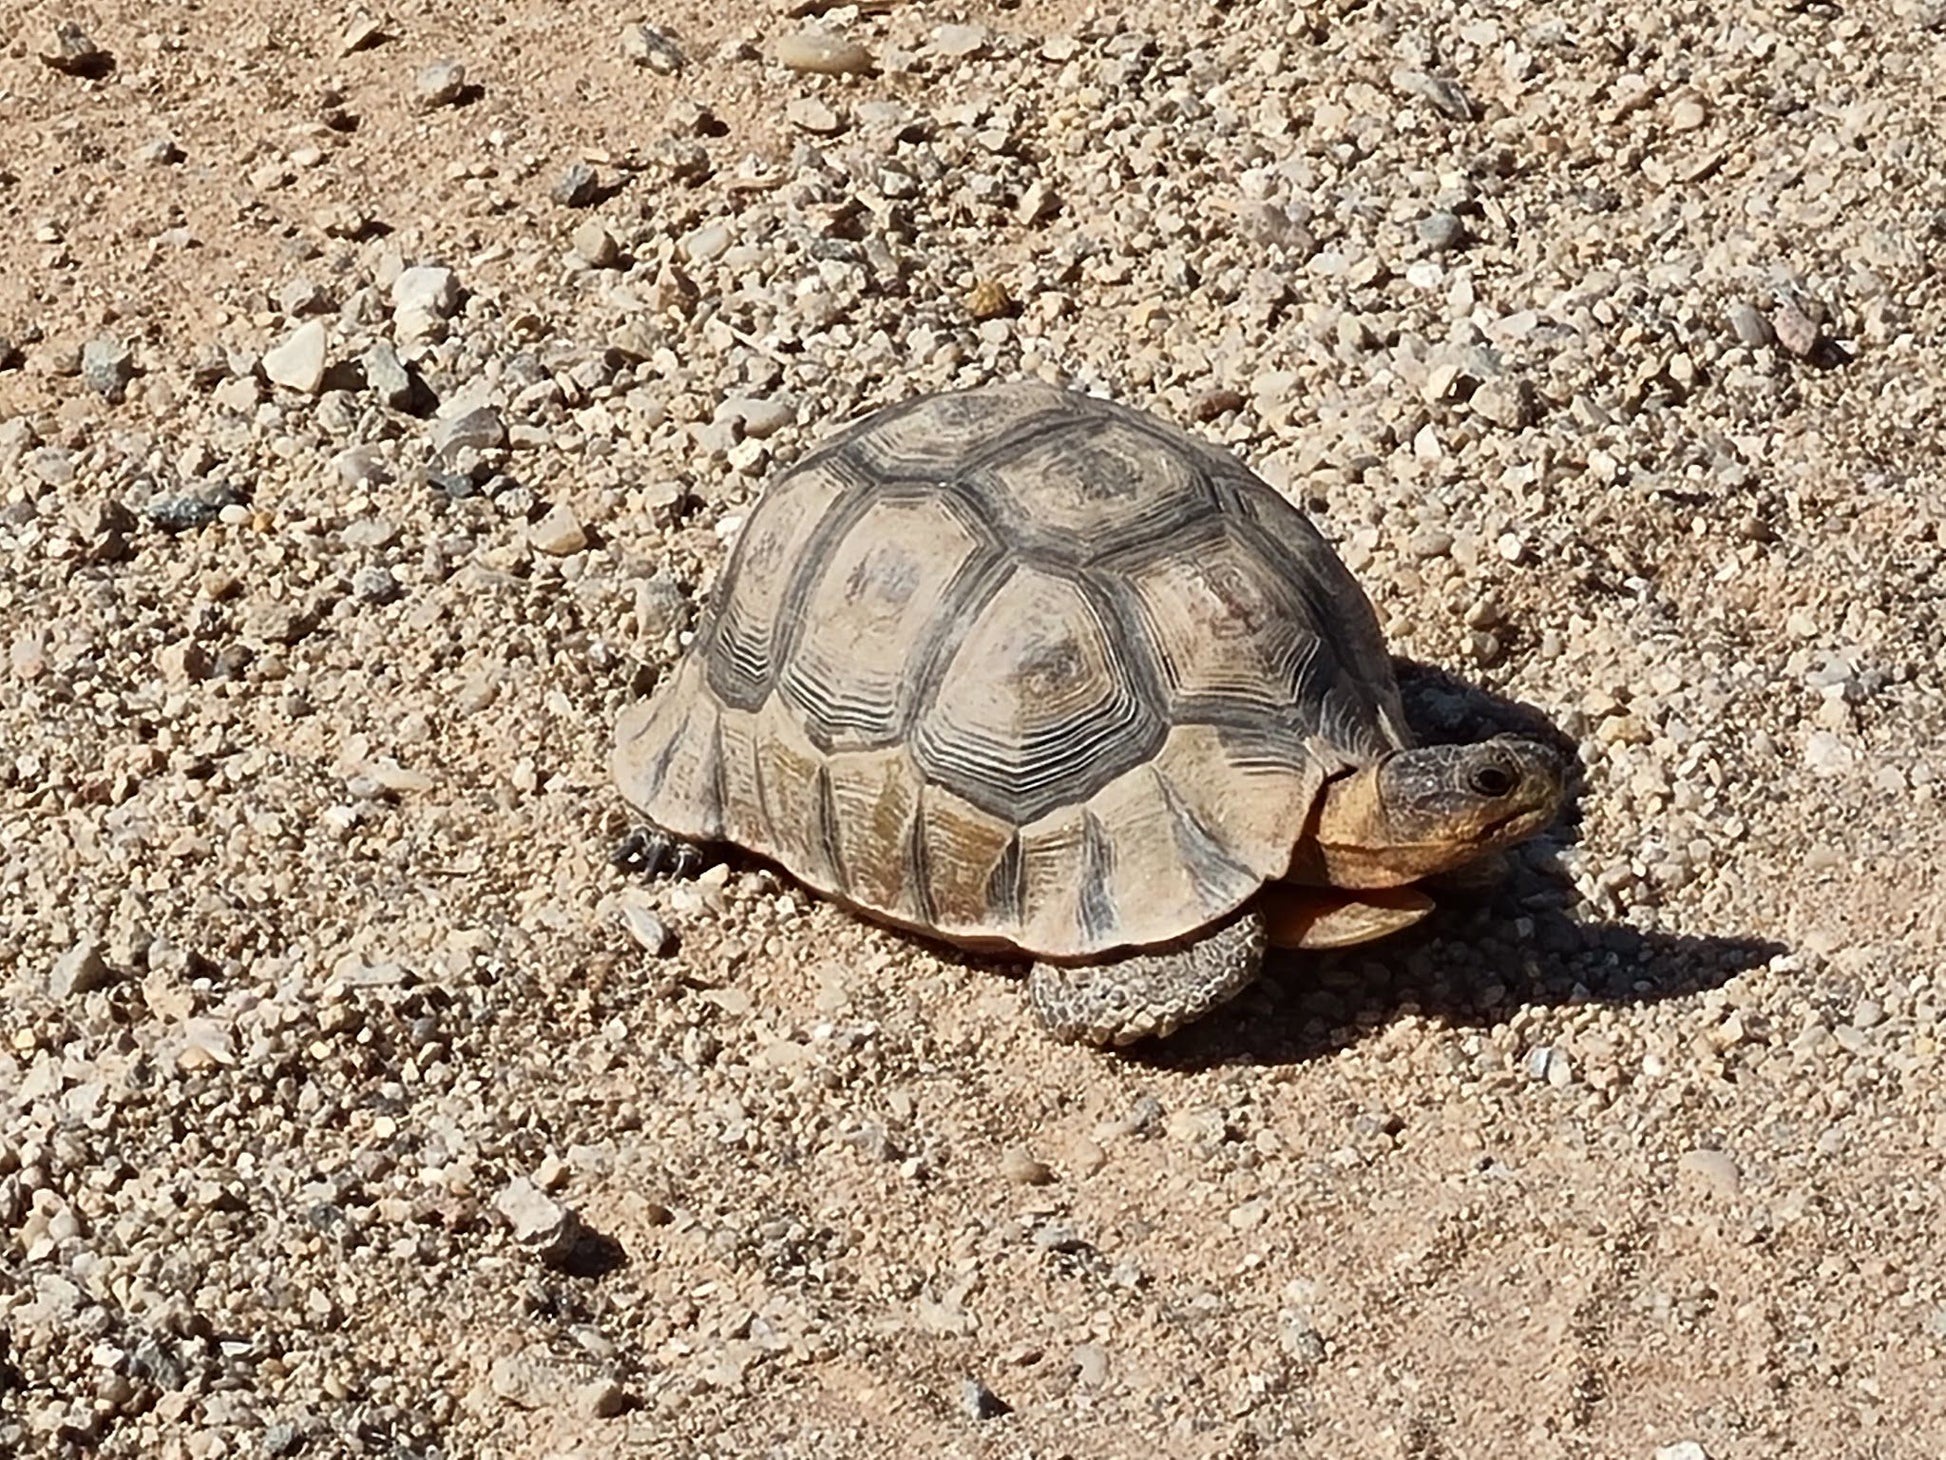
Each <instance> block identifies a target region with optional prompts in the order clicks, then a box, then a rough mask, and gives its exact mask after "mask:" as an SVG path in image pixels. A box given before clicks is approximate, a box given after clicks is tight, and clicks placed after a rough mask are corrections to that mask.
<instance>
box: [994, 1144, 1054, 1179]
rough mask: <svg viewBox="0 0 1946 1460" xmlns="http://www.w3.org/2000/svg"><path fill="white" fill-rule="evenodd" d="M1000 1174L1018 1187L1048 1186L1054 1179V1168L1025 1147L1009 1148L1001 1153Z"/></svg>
mask: <svg viewBox="0 0 1946 1460" xmlns="http://www.w3.org/2000/svg"><path fill="white" fill-rule="evenodd" d="M1000 1174H1001V1175H1002V1176H1004V1177H1006V1178H1007V1180H1009V1181H1011V1182H1013V1183H1014V1185H1016V1186H1046V1185H1047V1184H1048V1183H1049V1182H1050V1181H1052V1180H1053V1179H1054V1171H1053V1168H1052V1167H1050V1166H1049V1165H1048V1164H1047V1162H1045V1161H1042V1160H1040V1159H1038V1158H1037V1157H1035V1156H1034V1155H1032V1154H1031V1153H1030V1152H1029V1151H1028V1150H1027V1148H1026V1147H1024V1146H1009V1147H1007V1149H1006V1150H1004V1151H1002V1152H1001V1153H1000Z"/></svg>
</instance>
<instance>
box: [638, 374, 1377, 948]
mask: <svg viewBox="0 0 1946 1460" xmlns="http://www.w3.org/2000/svg"><path fill="white" fill-rule="evenodd" d="M617 742H618V743H617V747H616V751H615V775H616V780H617V784H618V785H619V786H620V788H621V790H622V793H623V795H624V796H625V797H626V798H627V799H628V800H629V801H630V802H631V803H633V805H634V806H635V807H637V808H638V809H639V810H640V811H641V812H642V813H644V814H645V815H646V816H647V817H648V818H649V820H651V821H652V822H654V823H656V824H657V825H658V826H660V827H662V828H663V829H664V830H666V831H669V832H671V833H673V834H675V835H677V836H680V837H683V838H686V839H689V840H694V841H705V842H732V843H735V844H737V845H739V846H742V847H745V848H748V849H749V850H751V851H753V852H756V853H758V854H760V855H761V856H764V857H767V858H769V859H771V860H773V861H775V862H777V863H779V864H781V865H782V866H783V867H784V868H785V869H786V870H788V871H789V872H790V873H791V874H792V875H794V876H795V877H797V878H798V879H799V880H801V881H802V882H805V883H807V884H808V885H810V886H811V887H813V888H816V889H817V890H819V891H821V892H823V893H826V894H828V895H830V896H833V897H835V898H838V899H840V900H842V901H844V902H846V903H849V904H851V905H853V906H854V907H856V908H859V909H861V910H863V911H865V912H867V913H870V914H873V915H876V916H878V917H880V918H883V919H885V920H887V921H890V922H894V923H898V924H902V925H905V926H908V927H911V928H916V929H919V930H921V931H924V932H927V933H931V934H934V935H936V936H939V937H943V938H946V939H949V940H952V941H955V942H959V943H964V944H968V945H972V946H976V947H1009V948H1015V949H1019V950H1021V951H1023V952H1026V953H1031V954H1035V955H1038V956H1042V957H1048V958H1057V959H1059V958H1068V959H1078V958H1086V957H1088V956H1090V955H1095V954H1100V953H1103V952H1106V951H1107V950H1110V949H1115V948H1122V947H1140V946H1146V945H1152V944H1157V943H1166V942H1170V941H1173V940H1175V939H1179V938H1182V937H1184V936H1186V935H1188V934H1190V933H1192V932H1195V931H1196V930H1198V929H1199V928H1202V927H1204V926H1206V925H1208V924H1210V923H1213V922H1215V921H1217V920H1219V919H1221V918H1222V917H1224V916H1225V915H1227V914H1228V913H1230V912H1231V911H1233V910H1234V909H1236V908H1238V907H1239V906H1241V905H1242V904H1243V903H1244V902H1245V901H1246V900H1248V899H1249V898H1250V897H1251V896H1252V894H1254V893H1255V892H1256V891H1257V890H1258V889H1259V888H1260V887H1261V886H1263V884H1264V883H1266V882H1268V881H1272V880H1275V879H1277V878H1280V877H1282V876H1284V874H1285V873H1286V871H1287V870H1288V869H1289V868H1290V865H1291V859H1292V854H1293V851H1294V850H1295V849H1296V847H1297V846H1298V845H1299V844H1300V843H1301V842H1302V840H1303V838H1304V837H1305V835H1306V834H1307V828H1308V827H1309V825H1310V823H1311V818H1312V812H1313V810H1314V807H1315V803H1316V801H1317V797H1318V791H1319V789H1320V787H1321V786H1322V785H1323V784H1324V782H1325V781H1326V779H1327V778H1329V777H1331V776H1334V775H1336V774H1338V773H1340V772H1342V771H1343V770H1345V769H1347V768H1348V767H1351V766H1355V765H1360V764H1364V763H1366V762H1368V761H1370V760H1372V759H1373V758H1375V757H1377V756H1379V755H1380V754H1382V753H1384V752H1386V751H1388V750H1390V749H1393V748H1395V747H1398V746H1401V745H1403V744H1404V743H1405V734H1404V721H1403V718H1402V716H1401V714H1400V712H1399V701H1398V690H1397V686H1396V684H1395V683H1394V681H1393V677H1392V669H1391V661H1390V659H1389V657H1388V656H1387V654H1386V652H1385V646H1384V642H1383V639H1382V637H1381V635H1380V632H1379V626H1378V621H1377V618H1376V616H1375V615H1374V613H1373V611H1372V607H1371V604H1370V602H1369V601H1368V600H1367V599H1366V597H1365V595H1364V593H1363V592H1362V591H1361V590H1360V589H1359V587H1358V585H1357V583H1356V582H1355V581H1354V580H1353V579H1352V577H1351V574H1350V573H1349V572H1348V571H1347V570H1346V569H1345V567H1344V565H1343V564H1342V563H1341V562H1340V561H1339V560H1338V558H1337V556H1336V555H1335V554H1334V553H1333V552H1332V550H1331V548H1330V547H1329V545H1327V544H1326V542H1325V540H1324V539H1323V538H1322V537H1321V536H1320V535H1319V533H1318V531H1317V529H1316V528H1315V527H1313V526H1312V525H1311V523H1310V522H1309V521H1308V520H1307V519H1306V518H1305V517H1304V516H1303V514H1302V513H1300V512H1299V511H1297V509H1296V508H1294V507H1292V506H1291V505H1290V504H1289V503H1288V502H1286V501H1285V500H1284V499H1283V498H1282V497H1280V496H1279V495H1278V494H1277V493H1276V492H1275V491H1274V490H1273V489H1272V488H1271V487H1269V486H1268V485H1266V484H1265V483H1264V482H1263V481H1261V480H1260V479H1258V478H1257V477H1256V476H1254V475H1252V474H1251V473H1250V472H1249V471H1248V470H1247V469H1246V468H1245V467H1244V466H1243V465H1242V464H1241V463H1240V462H1239V461H1237V460H1236V458H1234V457H1232V456H1230V455H1229V454H1227V453H1225V452H1222V451H1219V450H1217V449H1215V448H1213V447H1211V446H1209V445H1207V444H1205V443H1203V442H1200V441H1198V440H1196V439H1194V438H1193V437H1190V436H1188V435H1186V434H1184V433H1183V432H1181V431H1178V430H1175V429H1174V428H1172V427H1170V426H1168V425H1165V424H1163V423H1162V422H1160V421H1157V420H1155V419H1153V418H1152V417H1149V416H1145V415H1142V414H1140V413H1138V412H1136V411H1133V410H1130V409H1128V408H1126V407H1124V406H1120V405H1116V404H1113V403H1111V402H1109V401H1105V400H1100V399H1096V398H1094V397H1090V396H1084V395H1079V394H1073V393H1070V392H1066V391H1062V390H1058V389H1055V388H1053V387H1050V386H1044V385H1039V384H1013V385H1004V386H991V387H986V388H983V389H978V390H969V391H962V392H955V393H951V394H945V395H935V396H928V397H924V398H921V399H918V400H914V401H909V402H907V403H905V404H903V405H899V406H895V407H893V408H891V409H888V410H884V411H881V412H879V413H877V414H875V415H872V416H870V417H868V418H866V419H865V420H863V421H862V422H859V423H858V424H856V425H854V426H853V427H851V428H850V429H849V430H847V431H845V432H844V433H843V434H841V435H840V436H838V437H837V438H835V439H834V440H832V441H830V442H829V443H828V444H826V445H824V446H823V447H822V448H821V449H819V450H818V451H816V452H815V453H813V454H812V455H810V456H808V457H806V458H805V459H804V460H803V461H802V462H800V463H799V464H798V465H797V466H796V467H794V468H793V469H792V470H790V471H788V472H786V473H785V474H784V475H783V476H781V477H779V478H777V479H776V480H775V481H774V482H773V483H772V484H771V485H770V486H769V488H768V489H767V490H766V492H765V493H764V495H763V497H762V499H761V500H760V502H759V503H758V505H757V506H756V508H755V509H754V511H753V512H752V513H751V515H750V518H749V520H748V521H747V522H746V523H745V525H744V527H743V530H742V533H741V536H740V537H739V539H738V541H737V544H736V548H735V551H734V552H733V553H732V555H731V558H730V561H729V566H728V568H727V569H726V570H725V572H724V574H723V577H722V580H721V582H720V583H719V584H718V586H717V590H716V594H715V597H714V600H713V602H712V605H711V608H710V610H709V611H708V613H707V614H706V615H705V616H704V620H703V622H702V623H701V625H700V626H699V627H698V629H697V632H696V635H695V638H694V640H693V642H692V643H691V644H690V646H689V648H688V650H687V652H686V653H685V655H684V657H683V658H682V660H681V661H680V662H679V663H678V664H677V665H676V667H675V669H674V671H673V672H672V673H671V674H670V675H669V676H668V678H667V679H666V680H665V682H664V683H663V684H661V685H660V686H658V688H657V691H656V693H655V694H654V695H653V696H652V697H651V698H650V699H649V700H647V701H646V702H644V703H642V704H640V705H637V706H634V707H632V708H631V709H630V710H628V711H627V712H625V714H624V715H623V717H622V720H621V723H620V725H619V727H618V732H617Z"/></svg>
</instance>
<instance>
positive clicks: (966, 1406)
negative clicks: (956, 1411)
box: [959, 1378, 1013, 1420]
mask: <svg viewBox="0 0 1946 1460" xmlns="http://www.w3.org/2000/svg"><path fill="white" fill-rule="evenodd" d="M959 1402H960V1408H961V1409H962V1410H964V1411H965V1412H966V1417H967V1418H968V1419H972V1420H988V1419H998V1418H1000V1416H1001V1415H1003V1414H1011V1413H1013V1407H1012V1406H1011V1405H1009V1404H1008V1403H1007V1402H1006V1401H1005V1400H1004V1399H1002V1398H1001V1397H1000V1396H999V1395H998V1394H995V1393H994V1392H993V1391H992V1390H991V1389H989V1388H987V1386H986V1385H985V1384H984V1383H982V1382H981V1381H980V1380H978V1379H974V1378H966V1379H962V1380H960V1389H959Z"/></svg>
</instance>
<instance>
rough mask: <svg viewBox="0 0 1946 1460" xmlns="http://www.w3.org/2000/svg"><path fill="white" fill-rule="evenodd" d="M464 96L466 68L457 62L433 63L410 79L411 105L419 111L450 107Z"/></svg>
mask: <svg viewBox="0 0 1946 1460" xmlns="http://www.w3.org/2000/svg"><path fill="white" fill-rule="evenodd" d="M465 95H466V67H465V65H464V64H463V63H461V62H459V61H452V60H446V61H434V62H433V63H432V64H431V65H430V66H427V67H425V68H423V69H422V70H421V71H420V72H419V74H418V75H417V76H415V77H413V78H412V104H413V105H414V106H416V107H418V108H419V109H420V110H421V111H431V110H433V109H434V108H436V107H442V106H451V105H453V104H454V103H455V102H457V101H459V100H460V99H461V98H462V97H464V96H465Z"/></svg>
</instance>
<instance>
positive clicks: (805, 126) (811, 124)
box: [784, 96, 845, 137]
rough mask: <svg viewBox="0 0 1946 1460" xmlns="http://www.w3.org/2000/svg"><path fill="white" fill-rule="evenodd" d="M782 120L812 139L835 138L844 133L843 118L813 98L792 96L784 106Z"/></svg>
mask: <svg viewBox="0 0 1946 1460" xmlns="http://www.w3.org/2000/svg"><path fill="white" fill-rule="evenodd" d="M784 120H785V121H787V122H789V123H790V124H791V125H792V126H793V127H796V128H797V129H798V130H799V131H800V132H809V133H811V135H812V136H814V137H835V136H836V135H837V134H838V133H840V132H842V131H844V129H845V123H844V118H842V117H840V116H839V115H838V113H837V112H835V111H833V110H832V109H831V108H830V107H828V106H826V105H825V104H824V103H823V102H822V101H819V100H818V99H817V98H816V97H815V96H794V97H792V98H791V99H790V100H789V101H788V102H786V103H785V104H784Z"/></svg>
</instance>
